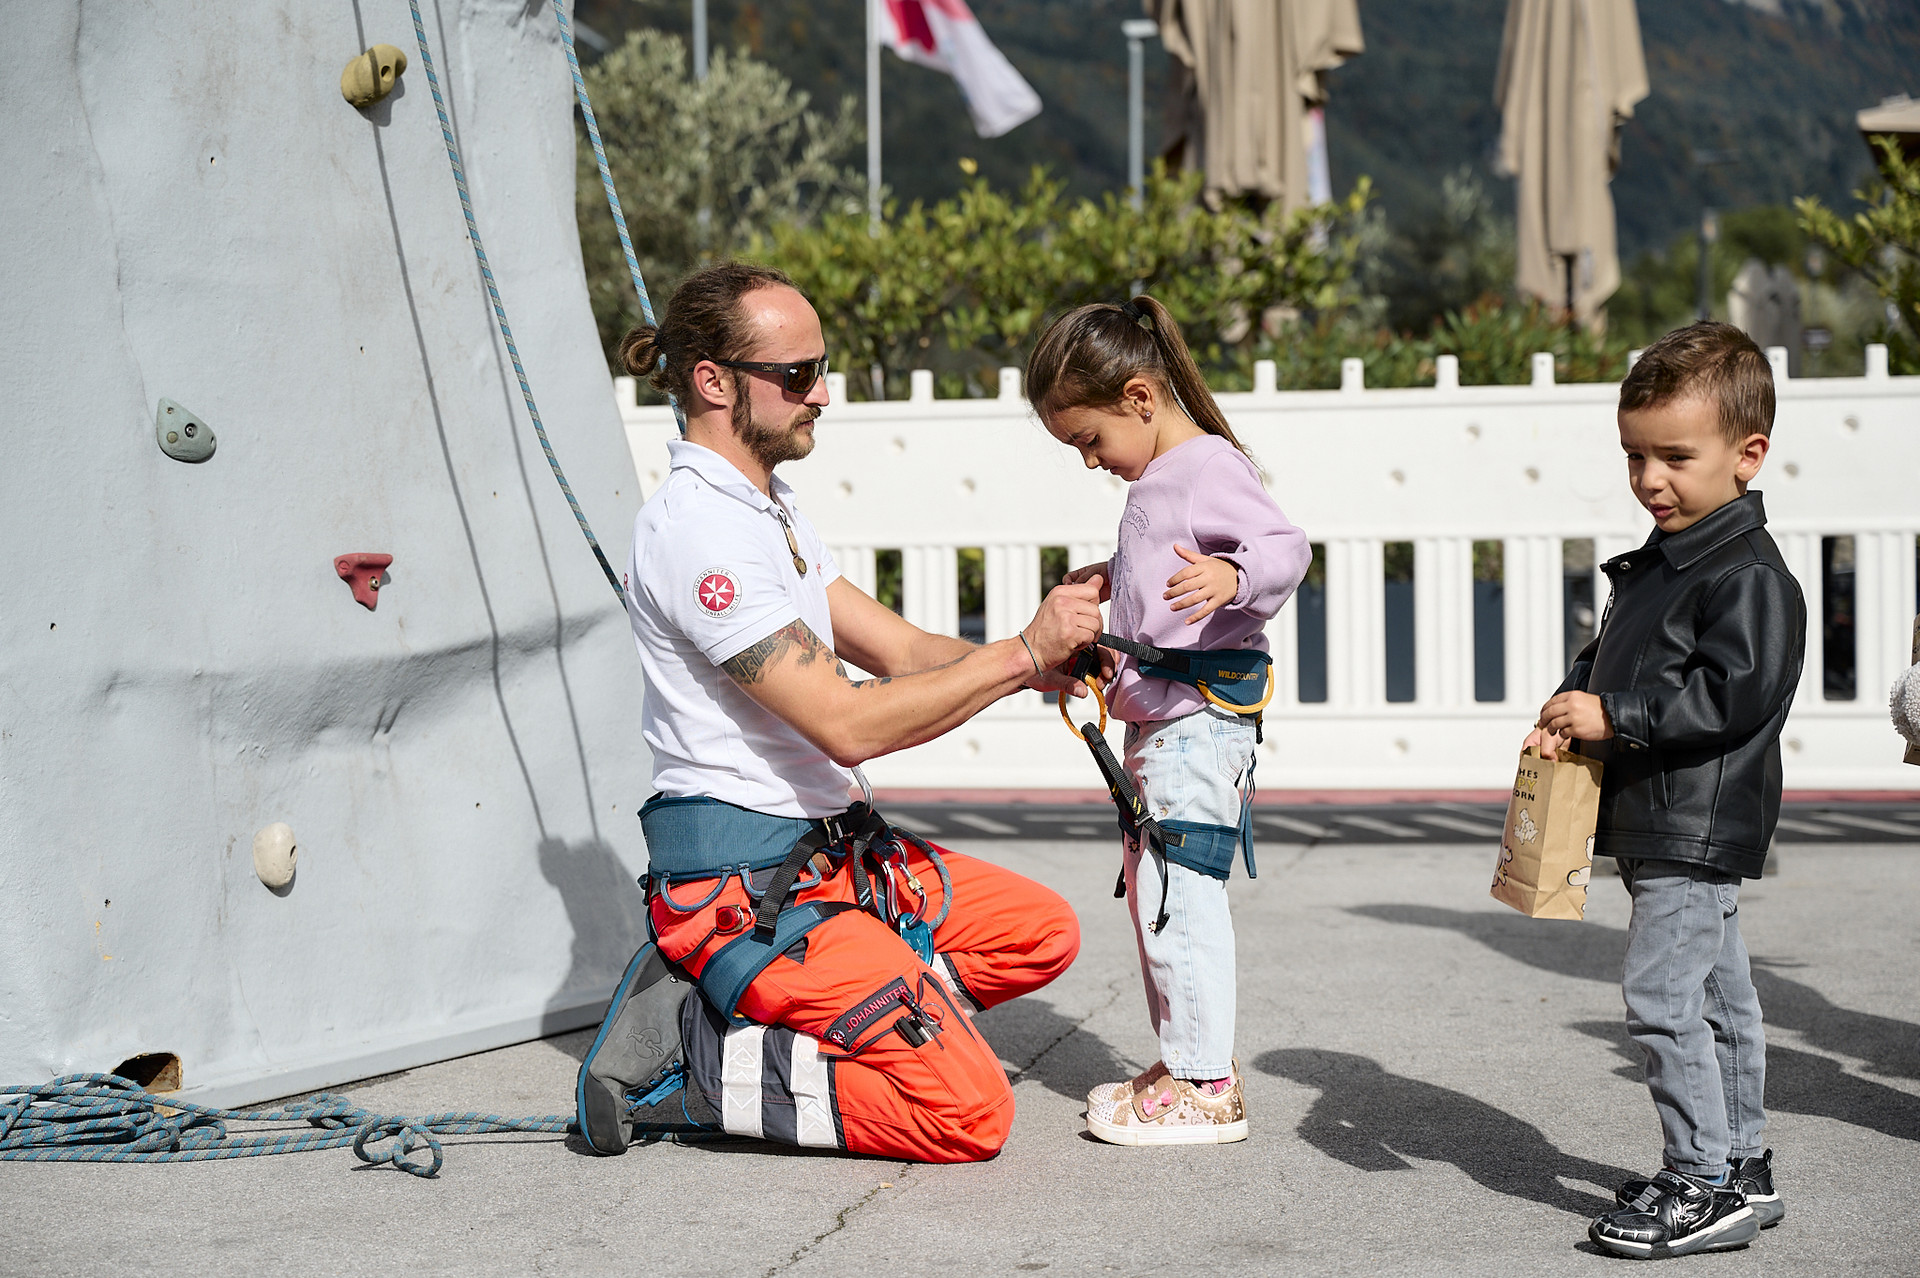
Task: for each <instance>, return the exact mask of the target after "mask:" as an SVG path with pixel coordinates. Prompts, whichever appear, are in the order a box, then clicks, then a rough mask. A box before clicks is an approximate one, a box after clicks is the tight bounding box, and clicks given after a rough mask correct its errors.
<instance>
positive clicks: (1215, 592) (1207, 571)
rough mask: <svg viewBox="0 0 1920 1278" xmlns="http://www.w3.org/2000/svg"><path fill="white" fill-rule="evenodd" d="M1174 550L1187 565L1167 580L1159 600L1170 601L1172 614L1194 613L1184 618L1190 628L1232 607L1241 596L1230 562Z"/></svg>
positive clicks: (1236, 573) (1236, 571)
mask: <svg viewBox="0 0 1920 1278" xmlns="http://www.w3.org/2000/svg"><path fill="white" fill-rule="evenodd" d="M1173 550H1174V553H1175V554H1177V555H1179V556H1180V557H1181V558H1182V559H1184V560H1186V561H1187V567H1185V568H1182V569H1181V570H1180V571H1179V572H1177V573H1175V574H1173V576H1171V577H1169V578H1167V593H1166V594H1164V595H1162V596H1161V598H1162V599H1172V600H1173V610H1174V611H1175V612H1182V611H1185V610H1186V609H1188V608H1194V609H1197V610H1198V611H1196V612H1195V613H1194V614H1193V615H1192V616H1191V617H1188V618H1187V624H1188V625H1189V626H1191V625H1193V624H1194V623H1195V622H1197V621H1204V620H1205V619H1206V618H1207V617H1209V616H1211V615H1212V614H1213V613H1214V612H1216V611H1217V610H1218V609H1219V608H1220V606H1221V605H1222V604H1228V603H1232V602H1233V597H1234V596H1235V595H1237V594H1239V593H1240V570H1239V569H1238V568H1236V567H1234V566H1233V564H1232V563H1231V562H1230V561H1228V560H1225V559H1218V558H1215V557H1214V556H1212V555H1203V554H1201V553H1200V552H1199V551H1197V550H1188V549H1187V548H1186V547H1185V546H1181V545H1175V546H1174V548H1173Z"/></svg>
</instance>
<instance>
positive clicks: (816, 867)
mask: <svg viewBox="0 0 1920 1278" xmlns="http://www.w3.org/2000/svg"><path fill="white" fill-rule="evenodd" d="M855 775H856V776H858V775H859V774H858V772H857V771H856V774H855ZM860 784H861V788H862V789H863V790H865V791H866V793H865V795H864V797H863V798H862V799H861V801H860V802H858V803H855V804H854V805H853V806H851V807H850V808H848V809H847V810H846V811H845V812H840V813H836V814H834V815H833V816H829V817H823V818H821V819H819V820H808V819H806V818H802V817H780V816H769V815H768V814H766V813H763V812H755V811H753V810H751V809H749V808H742V807H737V806H735V805H734V804H731V803H726V802H723V801H722V800H719V799H712V798H705V797H700V796H690V797H684V798H666V797H664V796H662V795H655V796H654V797H653V798H651V799H649V800H648V801H647V804H646V806H645V807H643V808H641V809H640V825H641V828H642V829H643V830H644V831H645V832H646V836H647V850H648V857H649V860H648V866H647V877H646V878H645V879H643V880H641V883H642V886H643V887H644V888H645V889H646V892H647V895H648V897H649V899H654V900H658V901H660V902H661V903H663V904H664V905H665V906H666V907H667V909H669V910H671V911H672V912H674V913H675V914H697V913H699V912H700V911H701V910H704V909H705V908H707V906H709V905H711V904H712V903H713V902H714V900H715V899H716V898H718V897H719V895H720V894H721V892H723V891H725V890H726V886H727V884H728V883H729V882H730V881H731V880H732V879H733V878H734V877H735V876H736V875H737V876H738V877H739V879H740V882H741V885H742V886H743V887H744V888H745V889H746V893H747V897H748V899H749V900H750V901H751V902H753V908H752V910H751V912H749V911H747V910H744V909H742V908H740V907H738V906H722V907H720V909H719V910H718V911H717V914H718V916H719V917H718V918H717V919H716V921H715V926H716V928H717V929H718V930H719V932H720V933H721V934H722V935H726V934H728V933H738V935H735V936H734V937H733V939H732V940H730V941H728V942H727V943H726V944H725V945H723V946H721V947H720V949H719V950H717V951H716V952H715V953H714V954H713V955H712V956H711V957H709V958H708V959H707V961H706V965H705V966H704V967H702V968H701V969H700V975H699V977H698V978H697V981H696V983H697V984H698V985H699V986H700V991H701V993H702V994H704V995H705V996H706V998H707V1001H708V1002H710V1003H712V1004H713V1006H714V1007H715V1008H717V1009H718V1010H719V1011H720V1013H721V1015H722V1016H724V1017H726V1018H727V1020H728V1021H729V1022H730V1023H731V1024H735V1025H741V1024H745V1023H746V1018H744V1017H742V1016H741V1015H740V1014H739V1013H738V1011H737V1010H736V1009H737V1008H738V1005H739V1002H740V996H741V995H742V994H744V993H745V992H746V989H747V986H749V985H751V984H752V983H753V980H754V978H755V977H757V976H759V975H760V973H761V972H762V971H764V970H766V967H767V965H768V964H769V963H771V962H773V960H774V959H775V958H776V957H777V956H778V955H780V954H782V953H784V952H785V951H786V950H787V949H788V948H790V947H791V946H793V945H794V944H795V943H797V942H798V941H800V940H801V939H802V938H803V937H805V936H806V935H807V934H808V933H809V932H811V931H812V930H813V929H814V928H816V927H818V926H820V925H821V924H822V923H824V922H826V921H827V920H828V919H830V918H832V917H834V916H835V915H837V914H842V913H845V912H846V911H848V910H855V909H859V910H865V911H867V912H868V913H870V914H873V915H874V916H875V917H877V918H878V919H879V920H880V921H881V922H882V923H885V924H886V925H887V926H888V927H889V928H891V929H892V930H893V931H894V932H895V933H897V934H898V935H899V936H900V938H901V939H902V940H904V941H906V942H907V944H908V945H909V946H911V947H912V948H913V949H914V951H915V952H916V953H918V954H919V955H920V959H921V961H922V962H926V963H931V962H932V961H933V930H934V929H935V928H937V927H939V926H940V924H941V923H943V922H944V921H945V920H946V917H947V911H948V909H949V908H951V906H952V903H953V880H952V877H951V876H950V875H949V874H948V872H947V866H946V861H945V860H944V859H943V858H942V857H941V855H940V853H939V852H938V851H937V850H936V849H935V848H934V847H933V846H932V845H931V844H929V843H927V842H926V841H925V840H924V839H922V838H920V837H919V836H918V835H916V834H914V833H912V832H911V831H909V830H903V829H900V828H899V827H897V826H894V825H892V824H891V823H889V822H888V821H887V820H886V818H884V817H882V816H881V815H880V814H879V813H878V812H876V811H874V808H873V793H872V791H871V790H867V789H866V780H865V778H864V777H861V778H860ZM909 847H912V848H914V849H916V850H918V851H919V852H920V854H921V855H922V856H924V857H925V858H926V859H927V861H928V862H929V863H930V864H931V865H932V866H933V867H934V870H935V872H936V873H937V874H938V875H939V876H940V886H941V898H940V910H939V913H938V914H935V915H934V916H933V917H931V918H929V917H927V905H928V897H929V894H928V892H927V889H926V886H925V885H924V884H923V883H921V881H920V879H919V878H918V876H916V875H915V874H914V872H913V870H912V868H911V867H910V865H909V864H908V856H907V849H908V848H909ZM843 868H844V869H845V870H846V871H847V873H848V874H849V875H850V876H851V877H852V879H853V892H854V898H855V899H854V901H852V902H847V901H830V902H828V901H816V902H809V903H807V904H805V905H800V904H795V903H793V901H792V900H791V898H792V897H793V896H794V895H795V894H796V893H797V892H798V891H800V890H802V889H805V888H810V887H813V886H815V885H817V884H819V883H821V882H823V881H824V880H825V879H826V878H827V877H828V876H830V875H832V874H836V873H838V872H840V870H841V869H843ZM689 884H698V885H699V887H698V888H696V889H695V890H696V891H699V890H700V888H704V889H705V891H704V892H703V893H702V894H701V895H700V896H698V898H697V899H684V895H682V896H676V895H675V888H676V887H684V886H686V885H689ZM910 898H917V903H915V902H914V901H913V900H911V899H910ZM649 920H651V915H649ZM649 928H651V921H649ZM654 939H655V940H657V939H658V938H657V937H656V938H654Z"/></svg>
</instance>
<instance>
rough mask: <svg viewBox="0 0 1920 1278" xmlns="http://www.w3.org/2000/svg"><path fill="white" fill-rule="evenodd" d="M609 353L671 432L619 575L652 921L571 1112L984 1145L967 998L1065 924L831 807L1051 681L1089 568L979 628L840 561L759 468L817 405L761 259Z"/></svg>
mask: <svg viewBox="0 0 1920 1278" xmlns="http://www.w3.org/2000/svg"><path fill="white" fill-rule="evenodd" d="M621 356H622V358H623V360H624V361H625V363H626V366H627V368H628V369H629V370H630V371H631V372H632V373H633V374H634V375H635V376H643V377H647V378H649V379H650V380H651V382H652V384H653V385H654V386H655V387H657V388H658V389H660V390H663V391H667V392H670V393H671V394H673V395H674V397H675V398H676V399H677V400H678V402H679V403H680V405H681V406H682V408H683V409H684V411H685V413H686V419H687V432H686V438H685V439H683V440H678V441H675V442H673V443H670V444H669V445H668V451H669V454H670V456H671V461H672V473H671V474H670V475H669V476H668V478H667V481H666V483H665V484H664V485H662V487H661V488H660V490H659V491H658V492H657V493H656V494H654V496H653V497H652V499H651V500H649V501H648V503H647V505H646V506H645V508H644V509H642V510H641V512H640V516H639V519H638V520H637V521H636V524H635V528H634V544H633V553H632V558H631V559H630V561H629V572H628V595H629V600H628V608H629V615H630V617H631V620H632V622H633V630H634V635H635V638H636V639H637V640H638V643H639V647H640V660H641V664H642V666H643V667H644V668H645V671H646V682H647V688H646V700H645V704H644V707H643V709H642V724H643V730H644V732H645V734H646V740H647V744H648V746H649V747H651V748H652V751H653V783H654V788H655V789H656V790H658V791H659V793H657V794H656V795H655V796H654V797H653V798H652V799H651V800H649V801H648V803H647V805H646V807H645V809H643V811H642V813H641V819H642V823H643V825H644V827H645V830H646V834H647V848H648V857H649V866H648V873H647V877H646V878H645V879H644V880H642V883H643V885H644V886H645V888H646V891H647V897H648V922H649V926H650V930H651V932H652V941H651V943H650V944H648V945H646V946H643V947H642V948H641V950H640V952H639V953H638V954H636V955H635V956H634V960H633V962H632V964H630V965H629V967H628V969H627V972H626V975H625V976H624V977H623V978H622V980H621V982H620V985H619V986H618V988H617V989H616V990H615V993H614V997H613V1002H612V1005H611V1007H610V1008H609V1010H608V1013H607V1017H606V1020H605V1022H604V1023H603V1024H602V1026H601V1029H600V1033H599V1035H598V1036H597V1037H596V1038H595V1040H594V1044H593V1047H592V1049H591V1050H590V1051H589V1053H588V1055H587V1059H586V1061H585V1062H584V1063H583V1064H582V1066H581V1071H580V1085H579V1094H578V1102H579V1109H580V1123H581V1128H582V1130H583V1132H584V1133H585V1134H586V1137H587V1139H588V1141H589V1143H590V1144H592V1146H593V1147H594V1148H595V1149H596V1150H599V1151H600V1152H602V1153H618V1152H620V1151H621V1150H624V1149H625V1148H626V1145H627V1143H628V1142H629V1141H630V1140H632V1139H635V1138H637V1137H641V1136H645V1135H647V1134H650V1133H656V1132H668V1131H690V1130H703V1129H704V1130H716V1129H724V1130H725V1131H728V1132H732V1133H735V1134H742V1135H751V1136H760V1137H765V1138H766V1139H769V1140H779V1141H785V1142H787V1143H789V1144H797V1145H808V1146H818V1147H823V1148H836V1149H849V1150H854V1151H857V1152H860V1153H868V1154H880V1155H885V1156H887V1157H892V1158H913V1159H923V1160H926V1161H930V1162H965V1161H970V1160H974V1159H981V1158H990V1157H992V1156H993V1155H994V1154H996V1153H998V1152H999V1150H1000V1147H1001V1146H1002V1145H1003V1144H1004V1143H1005V1142H1006V1138H1007V1133H1008V1131H1009V1129H1010V1128H1011V1126H1012V1122H1013V1092H1012V1089H1011V1088H1010V1087H1009V1086H1008V1083H1007V1078H1006V1074H1005V1072H1004V1071H1003V1070H1002V1069H1001V1067H1000V1063H999V1059H998V1057H997V1055H996V1054H995V1052H994V1051H993V1049H992V1048H990V1047H989V1046H988V1045H987V1043H986V1041H985V1039H983V1038H982V1037H981V1036H980V1034H979V1033H978V1032H977V1031H976V1030H975V1028H974V1026H973V1024H972V1015H973V1013H974V1012H976V1011H979V1010H983V1009H985V1008H988V1007H992V1006H993V1005H995V1004H996V1003H1001V1002H1005V1001H1006V1000H1008V999H1012V998H1018V997H1019V996H1020V995H1022V994H1026V993H1029V992H1030V991H1032V990H1036V989H1038V988H1040V987H1041V986H1043V985H1045V984H1046V983H1047V982H1049V981H1051V980H1053V978H1054V977H1056V976H1058V975H1060V973H1062V972H1063V971H1065V970H1066V968H1067V965H1068V964H1069V963H1071V962H1072V961H1073V958H1074V955H1075V953H1076V952H1077V951H1078V949H1079V943H1080V939H1079V925H1078V923H1077V921H1076V920H1075V918H1074V916H1073V911H1072V910H1071V909H1070V908H1069V907H1068V906H1067V904H1066V902H1065V901H1063V900H1061V899H1060V897H1059V896H1057V895H1056V894H1055V893H1053V892H1051V891H1049V890H1048V889H1046V888H1044V887H1042V886H1040V885H1039V884H1037V883H1034V882H1031V881H1029V880H1027V879H1025V878H1022V877H1021V876H1019V875H1017V874H1013V873H1011V872H1009V871H1007V870H1003V869H1000V868H999V867H997V866H994V865H990V864H988V863H986V862H984V861H979V860H975V859H974V858H972V857H966V856H961V855H959V854H957V853H953V852H946V851H943V850H941V849H938V848H935V847H933V846H931V845H929V844H925V843H923V842H921V841H919V840H917V839H914V838H912V837H911V836H908V835H905V834H904V833H903V832H899V831H895V830H893V829H892V828H890V827H889V826H887V825H886V823H885V822H884V821H883V820H881V819H879V818H878V817H877V816H875V815H874V814H873V812H872V810H871V807H870V805H869V804H867V803H854V804H852V806H849V799H850V797H851V794H852V787H853V783H854V781H855V774H854V772H853V771H851V769H852V768H853V767H855V766H856V765H858V764H859V763H861V762H862V761H864V760H867V759H871V758H873V757H875V756H876V755H882V754H887V753H889V752H891V751H894V750H900V749H904V748H905V747H907V746H911V745H916V744H918V743H920V742H922V741H926V740H929V739H931V738H933V737H936V736H939V735H940V734H941V733H943V732H946V731H948V730H950V729H952V728H954V727H957V726H958V725H960V724H961V723H964V722H965V721H966V720H968V719H969V718H971V717H972V716H973V715H975V714H977V713H978V712H979V711H981V710H982V709H984V708H985V707H987V706H988V705H990V704H992V703H993V702H994V701H996V700H998V699H999V698H1001V697H1004V696H1007V695H1008V694H1010V693H1013V692H1015V691H1017V690H1019V689H1020V688H1022V687H1036V688H1049V689H1060V688H1066V687H1068V686H1069V685H1070V681H1069V680H1066V679H1065V678H1063V677H1061V676H1059V675H1056V674H1051V673H1043V672H1049V671H1051V670H1052V668H1053V667H1055V666H1058V665H1059V664H1061V663H1062V662H1064V661H1065V660H1066V659H1067V658H1068V657H1069V656H1071V655H1072V654H1073V653H1074V652H1076V651H1078V650H1079V649H1081V648H1083V647H1085V646H1086V645H1088V644H1090V643H1092V642H1093V640H1094V639H1095V637H1096V636H1097V635H1098V634H1099V631H1100V609H1099V602H1098V601H1099V590H1100V582H1099V581H1098V580H1095V581H1093V582H1090V583H1087V584H1084V585H1078V586H1062V587H1059V588H1058V589H1056V590H1054V591H1053V592H1052V593H1051V594H1049V595H1048V596H1047V598H1046V600H1045V601H1044V602H1043V603H1042V605H1041V607H1040V611H1039V612H1038V613H1037V614H1036V615H1035V617H1034V619H1033V621H1032V622H1031V623H1029V624H1028V626H1027V627H1026V629H1025V630H1023V631H1022V632H1021V634H1020V636H1019V637H1017V638H1014V639H1008V640H1003V641H1001V642H999V643H992V644H987V645H985V646H981V647H976V646H974V645H973V644H970V643H967V642H965V641H964V640H960V639H954V638H950V637H947V636H943V635H933V634H928V633H927V632H926V631H923V630H921V629H919V628H918V627H915V626H912V625H909V624H908V623H907V622H906V621H904V620H902V619H901V618H900V617H898V616H897V615H895V614H894V613H893V612H892V611H890V610H889V609H887V608H886V607H884V606H882V605H881V604H879V603H878V602H876V601H875V600H874V599H873V598H872V597H871V596H869V595H867V594H866V593H864V592H863V591H861V590H860V589H859V588H858V587H856V586H854V585H853V584H852V583H851V582H849V581H847V579H846V578H844V577H842V576H841V575H840V572H839V570H838V568H837V567H836V566H835V564H834V561H833V556H832V555H831V554H829V553H828V551H827V549H826V547H825V546H824V545H822V544H821V541H820V538H819V536H818V534H817V533H815V531H814V528H813V525H812V524H811V523H809V522H808V520H807V518H806V517H805V516H804V515H802V514H801V513H800V512H799V510H798V509H796V508H795V505H794V500H793V490H792V489H791V488H789V487H788V486H787V485H786V483H784V482H783V481H782V480H780V479H779V478H777V477H776V476H775V475H774V473H773V472H774V468H775V467H776V466H778V465H779V464H780V463H781V462H783V461H790V460H795V459H798V458H802V457H805V456H806V455H807V454H808V453H809V452H811V451H812V450H813V430H814V419H815V418H817V417H818V416H819V415H820V411H821V410H822V409H823V408H825V407H826V405H827V391H826V384H825V379H824V374H825V372H826V365H827V360H826V356H825V339H824V338H823V336H822V334H821V328H820V320H819V317H818V316H817V315H816V314H815V313H814V310H813V307H812V306H811V305H809V304H808V302H807V300H806V298H804V297H802V296H801V294H800V293H799V291H798V290H797V289H795V288H794V287H793V285H792V283H791V281H789V280H788V279H787V278H786V277H785V276H783V275H781V274H780V273H779V272H777V271H771V270H766V269H763V268H759V267H754V266H748V265H743V264H727V265H722V266H716V267H712V268H709V269H707V270H704V271H701V272H699V273H697V274H695V275H693V276H690V277H689V278H688V279H687V280H686V281H685V282H684V283H683V284H681V286H680V287H679V289H678V290H677V291H676V292H675V293H674V296H673V300H672V301H671V302H670V303H669V304H668V306H667V310H666V313H665V315H664V316H663V317H662V319H661V323H660V324H659V326H658V327H654V326H642V327H640V328H637V329H635V330H633V332H631V333H629V334H628V335H627V337H626V338H625V340H624V341H623V342H622V344H621ZM841 654H844V655H845V657H846V658H847V659H849V660H851V661H853V662H854V663H855V664H857V665H858V666H860V667H861V668H862V669H864V670H870V671H873V672H875V676H876V677H874V678H870V679H861V680H855V679H853V678H851V677H850V676H849V674H848V672H847V668H846V666H845V665H844V664H842V662H841V661H840V655H841ZM1076 690H1077V686H1076ZM688 978H691V979H692V980H693V981H695V982H697V985H698V990H697V991H689V989H688V986H687V985H686V984H685V983H684V981H685V980H686V979H688Z"/></svg>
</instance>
